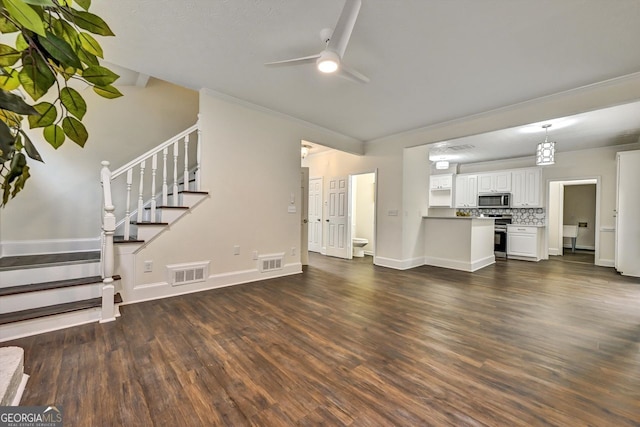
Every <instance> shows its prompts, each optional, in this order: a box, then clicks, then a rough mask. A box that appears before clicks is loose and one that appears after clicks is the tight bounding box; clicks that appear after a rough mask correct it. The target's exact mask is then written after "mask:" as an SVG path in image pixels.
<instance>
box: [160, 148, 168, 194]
mask: <svg viewBox="0 0 640 427" xmlns="http://www.w3.org/2000/svg"><path fill="white" fill-rule="evenodd" d="M168 154H169V149H168V148H167V147H165V148H164V149H163V150H162V206H168V205H169V201H168V198H169V196H168V193H169V189H168V186H167V155H168Z"/></svg>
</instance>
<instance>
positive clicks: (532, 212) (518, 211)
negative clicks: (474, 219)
mask: <svg viewBox="0 0 640 427" xmlns="http://www.w3.org/2000/svg"><path fill="white" fill-rule="evenodd" d="M457 212H464V213H465V214H469V215H471V216H480V214H484V215H489V214H492V215H495V214H502V215H512V219H511V222H512V223H513V224H522V225H545V219H546V215H545V211H544V208H511V209H457Z"/></svg>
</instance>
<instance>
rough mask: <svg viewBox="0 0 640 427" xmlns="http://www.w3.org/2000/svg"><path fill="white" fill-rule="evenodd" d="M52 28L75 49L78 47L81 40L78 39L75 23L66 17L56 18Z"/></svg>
mask: <svg viewBox="0 0 640 427" xmlns="http://www.w3.org/2000/svg"><path fill="white" fill-rule="evenodd" d="M51 28H52V29H53V32H54V33H55V34H56V35H57V36H58V37H60V38H61V39H63V40H64V41H66V42H67V43H69V45H70V46H71V47H72V48H73V50H74V51H75V50H76V49H77V48H78V45H79V44H80V40H78V31H77V30H76V29H75V28H74V27H73V25H71V24H69V23H68V22H67V21H65V20H64V19H55V20H53V23H52V24H51Z"/></svg>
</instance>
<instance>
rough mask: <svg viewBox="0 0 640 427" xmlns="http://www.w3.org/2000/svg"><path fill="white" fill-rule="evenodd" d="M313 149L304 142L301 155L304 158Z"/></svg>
mask: <svg viewBox="0 0 640 427" xmlns="http://www.w3.org/2000/svg"><path fill="white" fill-rule="evenodd" d="M310 149H311V146H310V145H307V144H302V147H300V156H301V157H302V158H303V159H304V158H305V157H307V156H308V155H309V150H310Z"/></svg>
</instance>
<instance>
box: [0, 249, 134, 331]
mask: <svg viewBox="0 0 640 427" xmlns="http://www.w3.org/2000/svg"><path fill="white" fill-rule="evenodd" d="M99 255H100V254H99V252H98V253H95V252H91V253H69V254H49V255H39V256H38V255H36V256H26V257H5V258H0V282H1V283H2V286H0V342H4V341H10V340H13V339H17V338H21V337H25V336H30V335H37V334H41V333H45V332H51V331H55V330H59V329H64V328H68V327H71V326H78V325H82V324H85V323H92V322H100V321H101V320H102V315H103V313H102V288H103V280H102V277H101V276H100V275H99V271H100V260H99ZM61 277H63V279H61ZM43 278H46V279H49V280H50V281H47V282H43V281H42V279H43ZM51 279H54V280H51ZM119 281H120V277H119V276H114V282H115V283H119ZM121 302H122V298H121V297H120V294H118V293H116V294H115V296H114V305H115V316H116V317H117V316H119V310H118V304H120V303H121Z"/></svg>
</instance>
